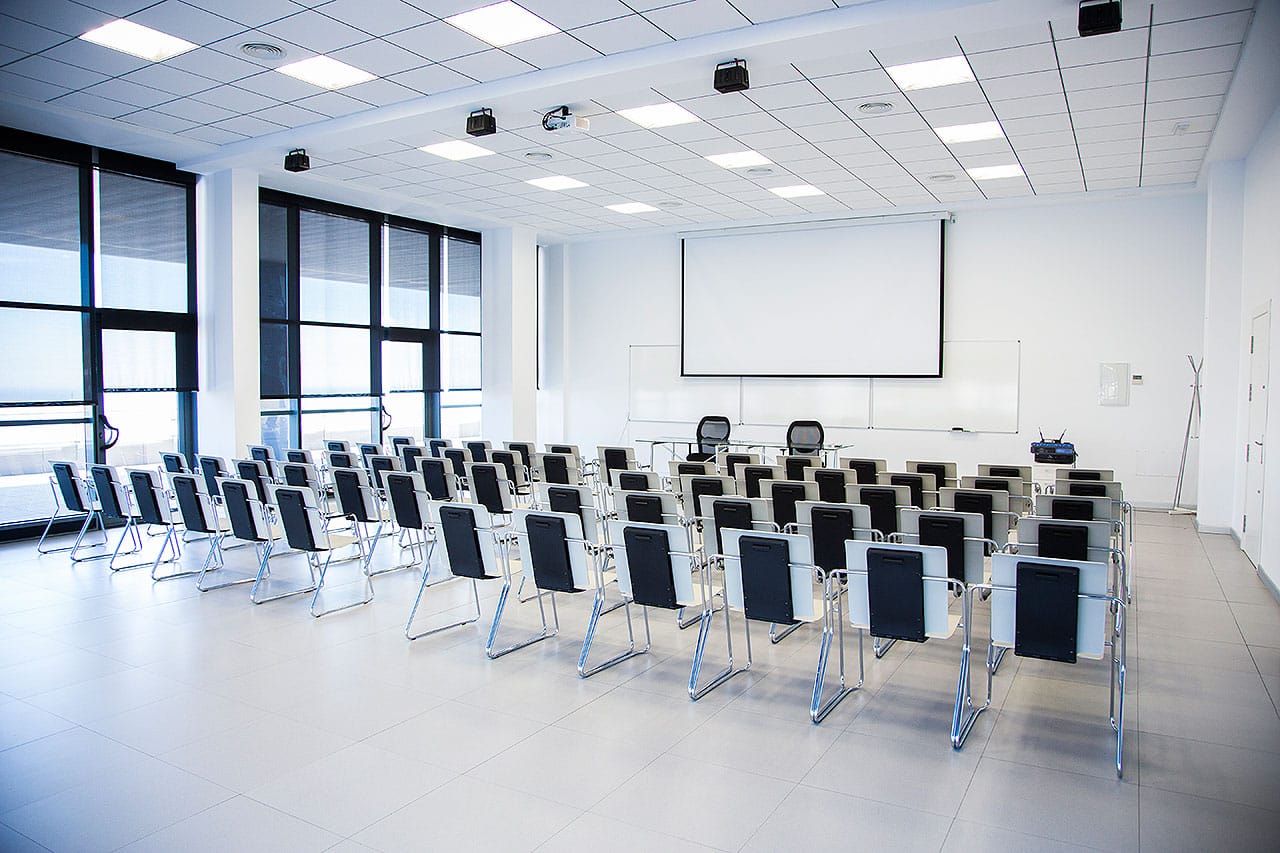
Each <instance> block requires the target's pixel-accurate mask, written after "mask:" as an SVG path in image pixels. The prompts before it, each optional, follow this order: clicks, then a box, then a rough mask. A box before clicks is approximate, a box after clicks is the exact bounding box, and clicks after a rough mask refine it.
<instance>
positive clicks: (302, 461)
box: [284, 447, 316, 465]
mask: <svg viewBox="0 0 1280 853" xmlns="http://www.w3.org/2000/svg"><path fill="white" fill-rule="evenodd" d="M284 458H285V461H287V462H296V463H298V464H299V465H315V464H316V460H315V457H314V456H313V455H312V454H311V451H310V450H304V449H303V448H301V447H289V448H286V449H285V451H284Z"/></svg>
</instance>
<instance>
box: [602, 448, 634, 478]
mask: <svg viewBox="0 0 1280 853" xmlns="http://www.w3.org/2000/svg"><path fill="white" fill-rule="evenodd" d="M637 468H639V466H638V465H637V464H636V451H635V449H634V448H631V447H605V446H600V447H597V448H596V471H597V472H598V474H599V481H600V483H602V484H604V485H606V486H608V485H612V484H613V472H614V471H635V470H636V469H637Z"/></svg>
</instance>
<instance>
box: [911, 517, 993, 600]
mask: <svg viewBox="0 0 1280 853" xmlns="http://www.w3.org/2000/svg"><path fill="white" fill-rule="evenodd" d="M898 517H899V520H900V522H901V525H902V530H901V531H899V533H898V536H897V539H896V540H895V541H897V542H899V543H901V544H904V545H926V546H931V547H937V548H942V549H943V551H944V553H945V554H946V570H947V577H949V578H951V579H952V580H956V581H959V582H960V583H962V584H965V585H972V584H976V583H983V582H984V581H986V580H987V573H986V572H987V564H986V557H987V555H988V554H990V553H993V552H995V551H997V550H999V547H1000V546H999V545H997V544H996V542H995V540H993V539H989V538H987V537H986V536H984V535H983V533H984V532H985V527H984V523H983V518H982V515H981V514H980V513H976V512H956V511H954V510H947V509H929V510H922V509H916V508H914V507H908V508H906V509H903V510H902V511H901V512H900V513H899V514H898Z"/></svg>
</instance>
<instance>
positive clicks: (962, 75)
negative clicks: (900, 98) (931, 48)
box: [885, 56, 974, 92]
mask: <svg viewBox="0 0 1280 853" xmlns="http://www.w3.org/2000/svg"><path fill="white" fill-rule="evenodd" d="M885 71H887V72H889V76H890V77H892V78H893V82H895V83H897V84H898V88H899V89H901V90H902V91H904V92H910V91H913V90H915V89H932V88H934V87H935V86H952V85H954V84H956V83H972V82H973V81H974V76H973V69H972V68H970V67H969V60H967V59H965V58H964V57H963V56H948V57H946V58H944V59H930V60H927V61H925V62H910V63H907V64H906V65H891V66H890V67H888V68H886V69H885Z"/></svg>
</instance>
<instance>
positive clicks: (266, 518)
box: [202, 478, 317, 604]
mask: <svg viewBox="0 0 1280 853" xmlns="http://www.w3.org/2000/svg"><path fill="white" fill-rule="evenodd" d="M221 485H222V499H223V505H224V506H225V507H226V511H227V518H228V519H229V520H230V522H231V534H230V535H231V537H232V538H233V539H238V540H240V541H241V542H245V543H249V544H252V545H253V547H254V551H255V553H256V554H257V555H258V572H257V574H256V575H255V576H254V578H253V586H252V587H251V588H250V590H249V600H250V601H251V602H253V603H254V604H265V603H267V602H268V601H279V600H280V599H282V598H289V597H290V596H294V595H303V594H306V593H311V592H315V590H316V584H317V578H316V573H315V568H314V566H312V564H311V562H310V561H308V562H307V565H308V567H309V569H310V579H309V582H308V583H306V584H304V585H302V586H299V585H297V583H296V582H294V583H290V582H283V583H277V582H276V580H277V579H276V578H275V577H273V576H272V574H271V554H272V552H273V551H274V550H275V533H274V531H273V530H272V523H271V513H270V510H269V509H268V508H267V506H266V505H265V504H263V503H262V502H261V501H259V500H258V498H257V495H256V492H255V490H254V488H253V484H252V483H249V482H248V481H246V480H239V479H234V478H227V479H224V480H223V481H222V484H221ZM202 577H203V576H202ZM228 585H230V584H227V583H223V584H219V586H228ZM211 588H213V587H211Z"/></svg>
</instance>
